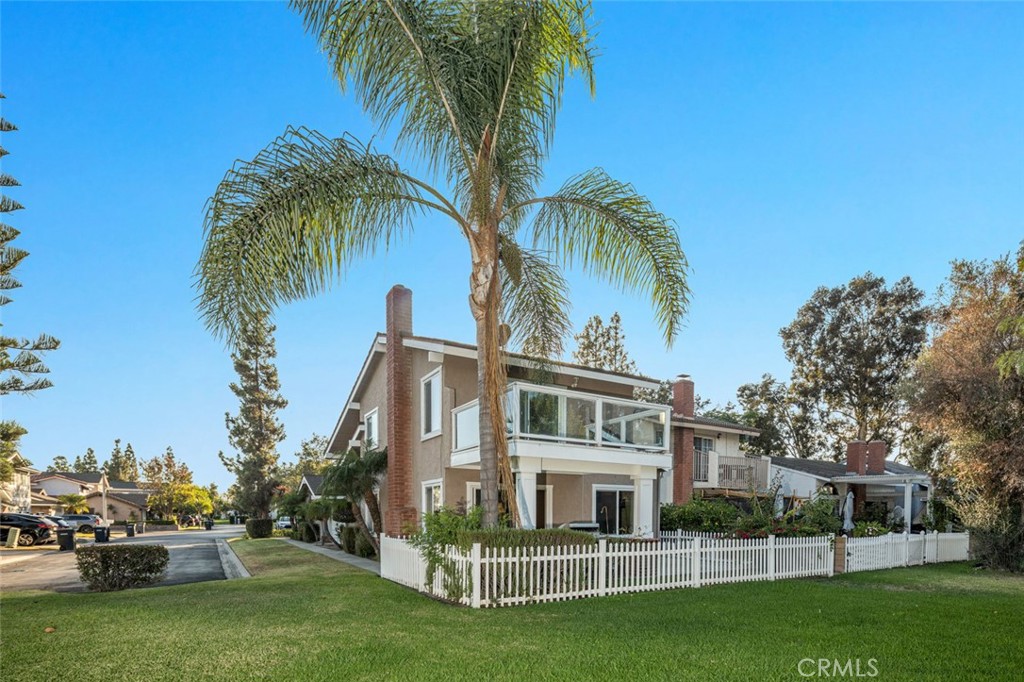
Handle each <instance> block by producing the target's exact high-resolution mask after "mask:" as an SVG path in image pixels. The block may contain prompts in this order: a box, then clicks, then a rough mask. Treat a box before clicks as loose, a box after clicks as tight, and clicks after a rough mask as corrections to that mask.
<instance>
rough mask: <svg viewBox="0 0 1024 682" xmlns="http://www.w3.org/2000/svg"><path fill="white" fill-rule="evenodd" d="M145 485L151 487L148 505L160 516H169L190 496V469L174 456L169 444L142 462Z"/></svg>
mask: <svg viewBox="0 0 1024 682" xmlns="http://www.w3.org/2000/svg"><path fill="white" fill-rule="evenodd" d="M142 473H143V475H144V476H145V477H146V485H147V486H148V487H149V488H151V489H153V491H154V492H153V494H152V495H150V496H149V506H150V508H151V509H153V511H155V512H157V513H158V514H160V515H161V517H164V518H166V517H169V516H170V515H171V514H172V513H173V512H174V511H175V510H176V509H178V508H179V507H181V506H182V505H183V504H186V503H187V502H188V500H189V498H190V497H191V494H190V493H191V492H192V490H191V488H192V487H193V486H192V471H191V469H189V468H188V465H187V464H185V463H184V462H179V461H178V459H177V458H176V457H175V456H174V449H173V448H171V446H170V445H168V446H167V450H165V451H164V454H162V455H160V456H158V457H154V458H153V459H150V460H146V461H145V462H143V463H142Z"/></svg>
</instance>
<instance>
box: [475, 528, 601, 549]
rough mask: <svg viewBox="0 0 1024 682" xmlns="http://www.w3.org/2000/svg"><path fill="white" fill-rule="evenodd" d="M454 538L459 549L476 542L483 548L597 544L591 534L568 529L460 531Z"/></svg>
mask: <svg viewBox="0 0 1024 682" xmlns="http://www.w3.org/2000/svg"><path fill="white" fill-rule="evenodd" d="M455 537H456V544H457V545H459V546H461V547H471V546H472V545H473V544H474V543H477V542H479V543H480V545H481V546H483V547H580V546H585V545H593V544H595V543H596V542H597V538H595V537H594V535H593V534H591V533H586V532H584V531H581V530H569V529H568V528H539V529H536V530H530V529H526V528H491V529H486V530H460V531H458V532H457V533H456V536H455Z"/></svg>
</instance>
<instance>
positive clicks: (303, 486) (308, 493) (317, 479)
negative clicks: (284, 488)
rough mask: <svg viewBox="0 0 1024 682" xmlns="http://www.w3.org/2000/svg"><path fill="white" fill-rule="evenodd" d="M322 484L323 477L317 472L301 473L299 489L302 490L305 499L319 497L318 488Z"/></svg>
mask: <svg viewBox="0 0 1024 682" xmlns="http://www.w3.org/2000/svg"><path fill="white" fill-rule="evenodd" d="M323 485H324V477H323V476H320V475H317V474H302V481H301V482H300V483H299V490H300V491H304V495H305V498H306V499H307V500H318V499H320V489H321V488H322V487H323Z"/></svg>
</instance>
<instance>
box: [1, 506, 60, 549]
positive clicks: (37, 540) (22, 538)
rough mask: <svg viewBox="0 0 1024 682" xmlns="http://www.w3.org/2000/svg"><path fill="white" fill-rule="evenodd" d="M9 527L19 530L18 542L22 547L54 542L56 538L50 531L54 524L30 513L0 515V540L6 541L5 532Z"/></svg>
mask: <svg viewBox="0 0 1024 682" xmlns="http://www.w3.org/2000/svg"><path fill="white" fill-rule="evenodd" d="M11 528H17V529H18V530H20V531H21V534H20V535H19V536H18V544H19V545H21V546H22V547H31V546H32V545H35V544H44V543H47V542H54V541H55V540H56V539H57V536H56V533H54V532H52V529H53V528H56V525H55V524H54V523H53V522H51V521H47V520H46V519H43V518H40V517H38V516H34V515H32V514H13V513H11V514H2V515H0V542H6V541H7V533H8V530H9V529H11Z"/></svg>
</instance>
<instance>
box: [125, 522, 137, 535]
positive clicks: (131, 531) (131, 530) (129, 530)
mask: <svg viewBox="0 0 1024 682" xmlns="http://www.w3.org/2000/svg"><path fill="white" fill-rule="evenodd" d="M124 534H125V535H127V536H128V537H130V538H133V537H135V524H134V523H126V524H124Z"/></svg>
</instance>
